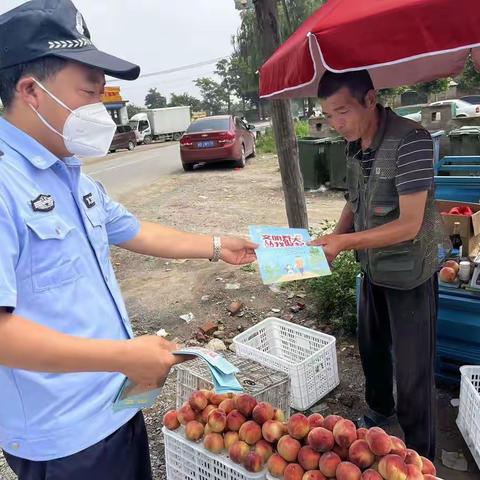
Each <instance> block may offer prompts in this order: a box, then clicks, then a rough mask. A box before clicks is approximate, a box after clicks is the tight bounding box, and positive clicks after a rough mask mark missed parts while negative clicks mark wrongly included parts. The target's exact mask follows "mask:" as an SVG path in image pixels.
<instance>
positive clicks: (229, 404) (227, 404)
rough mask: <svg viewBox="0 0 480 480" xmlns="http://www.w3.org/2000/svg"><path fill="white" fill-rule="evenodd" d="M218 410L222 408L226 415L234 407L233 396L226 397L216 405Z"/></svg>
mask: <svg viewBox="0 0 480 480" xmlns="http://www.w3.org/2000/svg"><path fill="white" fill-rule="evenodd" d="M218 409H219V410H223V411H224V412H225V413H226V414H227V415H228V414H229V413H230V412H231V411H232V410H234V409H235V400H233V398H226V399H225V400H222V401H221V402H220V404H219V405H218Z"/></svg>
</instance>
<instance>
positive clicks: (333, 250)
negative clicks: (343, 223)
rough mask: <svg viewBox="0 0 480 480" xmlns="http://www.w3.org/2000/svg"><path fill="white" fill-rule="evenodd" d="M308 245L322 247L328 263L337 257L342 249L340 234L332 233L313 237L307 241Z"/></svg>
mask: <svg viewBox="0 0 480 480" xmlns="http://www.w3.org/2000/svg"><path fill="white" fill-rule="evenodd" d="M308 245H310V246H312V247H314V246H320V247H322V248H323V251H324V253H325V256H326V257H327V260H328V263H330V264H331V263H332V262H333V261H334V260H335V258H337V256H338V254H339V253H340V252H342V251H343V250H344V245H343V239H342V235H337V234H334V233H332V234H330V235H322V236H321V237H318V238H315V239H314V240H312V241H311V242H309V243H308Z"/></svg>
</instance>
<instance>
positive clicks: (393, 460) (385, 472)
mask: <svg viewBox="0 0 480 480" xmlns="http://www.w3.org/2000/svg"><path fill="white" fill-rule="evenodd" d="M407 472H408V471H407V465H406V464H405V462H404V461H403V459H402V457H401V456H400V455H394V454H392V453H390V454H389V455H385V457H382V458H381V459H380V461H379V462H378V473H379V474H380V475H381V476H382V477H383V478H385V479H387V480H406V479H407Z"/></svg>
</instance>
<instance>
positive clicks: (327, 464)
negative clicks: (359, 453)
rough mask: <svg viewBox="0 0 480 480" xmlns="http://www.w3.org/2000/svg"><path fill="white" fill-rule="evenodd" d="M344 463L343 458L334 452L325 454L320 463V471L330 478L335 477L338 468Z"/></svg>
mask: <svg viewBox="0 0 480 480" xmlns="http://www.w3.org/2000/svg"><path fill="white" fill-rule="evenodd" d="M341 463H342V460H341V458H340V457H339V456H338V455H337V454H336V453H334V452H326V453H324V454H323V455H322V456H321V457H320V460H319V462H318V469H319V470H320V471H321V472H322V473H323V474H324V475H325V476H326V477H328V478H333V477H335V472H336V471H337V467H338V466H339V465H340V464H341Z"/></svg>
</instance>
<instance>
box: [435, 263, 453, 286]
mask: <svg viewBox="0 0 480 480" xmlns="http://www.w3.org/2000/svg"><path fill="white" fill-rule="evenodd" d="M438 277H439V278H440V280H441V281H442V282H446V283H452V282H454V281H455V278H457V272H455V270H454V269H453V268H452V267H443V268H442V269H441V270H440V273H439V274H438Z"/></svg>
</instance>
